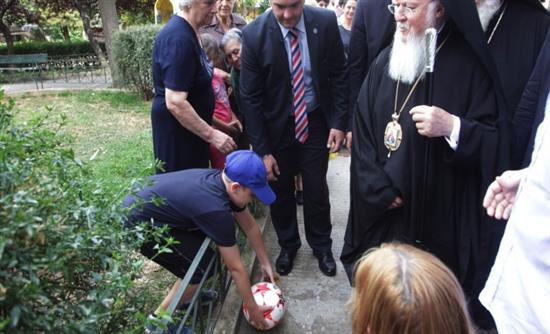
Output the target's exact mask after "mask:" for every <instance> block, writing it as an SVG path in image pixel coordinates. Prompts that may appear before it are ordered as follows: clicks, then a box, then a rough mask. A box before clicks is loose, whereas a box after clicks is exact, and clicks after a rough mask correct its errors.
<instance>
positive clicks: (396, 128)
mask: <svg viewBox="0 0 550 334" xmlns="http://www.w3.org/2000/svg"><path fill="white" fill-rule="evenodd" d="M450 36H451V33H450V32H449V34H448V35H447V37H445V39H444V40H443V42H442V43H441V44H440V45H439V47H438V48H437V50H435V53H436V54H437V53H438V52H439V50H441V48H442V47H443V45H445V43H446V42H447V40H448V39H449V37H450ZM421 78H422V76H421V75H419V76H418V79H416V81H415V82H414V84H413V86H412V88H411V90H410V91H409V94H407V97H406V98H405V101H404V102H403V104H402V105H401V108H399V111H397V97H398V96H399V84H400V83H401V79H397V83H396V85H395V99H394V103H393V114H392V115H391V118H392V120H391V121H389V122H388V124H387V125H386V129H385V130H384V145H386V148H387V149H388V159H389V158H390V156H391V153H392V152H393V151H397V149H398V148H399V146H400V145H401V141H402V139H403V130H402V129H401V125H400V124H399V117H401V113H402V112H403V109H405V106H406V105H407V102H409V99H410V97H411V96H412V93H413V92H414V90H415V89H416V86H418V83H419V82H420V79H421Z"/></svg>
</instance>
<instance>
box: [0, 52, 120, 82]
mask: <svg viewBox="0 0 550 334" xmlns="http://www.w3.org/2000/svg"><path fill="white" fill-rule="evenodd" d="M37 71H39V73H36V72H37ZM35 80H36V82H38V81H39V82H40V83H41V85H42V88H43V83H44V82H52V83H61V82H62V83H65V84H82V83H110V82H111V75H110V70H109V66H108V64H106V63H104V64H102V63H101V61H100V60H99V58H98V57H97V55H95V54H74V55H68V56H50V57H48V60H47V61H46V62H43V63H40V64H39V67H35V68H34V70H33V71H17V72H16V71H13V72H11V73H3V74H2V79H1V80H0V83H8V84H16V83H25V82H30V81H35ZM37 89H38V85H37Z"/></svg>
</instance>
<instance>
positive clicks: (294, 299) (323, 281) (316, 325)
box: [237, 156, 351, 334]
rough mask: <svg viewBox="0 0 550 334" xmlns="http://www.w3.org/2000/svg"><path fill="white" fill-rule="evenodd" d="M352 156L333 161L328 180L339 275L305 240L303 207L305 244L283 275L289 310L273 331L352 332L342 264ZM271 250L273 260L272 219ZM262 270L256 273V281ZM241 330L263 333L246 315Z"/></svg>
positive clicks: (275, 249)
mask: <svg viewBox="0 0 550 334" xmlns="http://www.w3.org/2000/svg"><path fill="white" fill-rule="evenodd" d="M349 164H350V158H349V157H343V156H338V157H337V158H336V159H334V160H331V161H330V162H329V170H328V175H327V181H328V185H329V189H330V201H331V216H332V225H333V228H332V239H333V249H332V251H333V253H334V255H335V258H336V263H337V265H338V272H337V274H336V276H335V277H327V276H325V275H323V274H322V273H321V272H320V271H319V267H318V264H317V259H316V258H315V257H314V256H313V252H312V251H311V249H310V248H309V246H308V245H307V242H306V241H305V235H304V229H303V216H302V210H299V215H298V219H299V222H300V234H301V237H302V247H301V248H300V250H299V251H298V254H297V256H296V260H295V261H294V269H293V270H292V272H291V273H290V274H289V275H288V276H286V277H282V280H281V282H280V287H281V289H282V290H283V293H284V295H285V299H286V302H287V314H286V315H285V318H284V320H283V322H282V323H281V324H280V325H279V326H278V327H276V328H275V329H273V330H271V331H269V333H273V334H278V333H281V334H283V333H284V334H289V333H291V334H301V333H304V334H310V333H311V334H317V333H330V334H335V333H338V334H347V333H351V325H350V321H349V312H348V310H347V307H346V302H347V300H348V298H349V296H350V293H351V288H350V286H349V283H348V279H347V277H346V274H345V272H344V268H343V267H342V264H341V263H340V261H339V260H338V256H339V255H340V251H341V250H342V245H343V239H344V231H345V229H346V222H347V216H348V209H349ZM264 237H265V240H266V244H267V245H266V246H267V252H268V255H269V256H270V258H271V260H272V262H273V263H275V259H276V258H277V255H278V254H279V246H278V244H277V237H276V235H275V230H274V229H273V225H272V224H271V223H268V225H267V226H266V228H265V231H264ZM258 280H259V273H258V272H257V271H256V272H254V273H253V281H254V282H257V281H258ZM238 328H239V329H238V331H237V333H243V334H249V333H261V332H258V331H256V330H254V329H253V328H252V327H251V326H250V325H248V323H247V322H246V321H245V320H244V319H243V320H242V321H241V322H240V325H239V327H238Z"/></svg>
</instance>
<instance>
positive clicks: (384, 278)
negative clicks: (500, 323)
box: [348, 243, 474, 334]
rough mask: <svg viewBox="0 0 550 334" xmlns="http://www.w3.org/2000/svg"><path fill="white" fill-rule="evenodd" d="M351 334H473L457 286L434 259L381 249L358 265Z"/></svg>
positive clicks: (398, 247)
mask: <svg viewBox="0 0 550 334" xmlns="http://www.w3.org/2000/svg"><path fill="white" fill-rule="evenodd" d="M348 306H349V307H350V309H351V318H352V328H353V334H392V333H395V334H409V333H422V334H439V333H445V334H473V333H474V331H473V328H472V324H471V321H470V318H469V315H468V311H467V309H466V301H465V298H464V293H463V292H462V288H461V287H460V284H459V283H458V281H457V280H456V278H455V276H454V275H453V273H452V272H451V271H450V270H449V268H447V267H446V266H445V265H444V264H443V263H442V262H441V261H440V260H438V259H437V258H436V257H435V256H433V255H431V254H429V253H427V252H424V251H422V250H419V249H417V248H415V247H413V246H410V245H405V244H397V243H391V244H383V245H382V246H381V247H379V248H373V249H371V250H369V251H367V252H366V253H365V255H363V257H362V258H361V259H360V260H359V261H358V262H357V265H356V270H355V289H354V291H353V293H352V296H351V298H350V300H349V302H348Z"/></svg>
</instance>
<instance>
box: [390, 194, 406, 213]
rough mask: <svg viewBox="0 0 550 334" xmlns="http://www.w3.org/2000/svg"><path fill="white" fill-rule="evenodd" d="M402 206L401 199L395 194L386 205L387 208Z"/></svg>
mask: <svg viewBox="0 0 550 334" xmlns="http://www.w3.org/2000/svg"><path fill="white" fill-rule="evenodd" d="M401 206H403V199H402V198H401V197H399V196H397V197H396V198H395V199H394V200H393V202H391V204H390V206H388V210H393V209H397V208H399V207H401Z"/></svg>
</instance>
